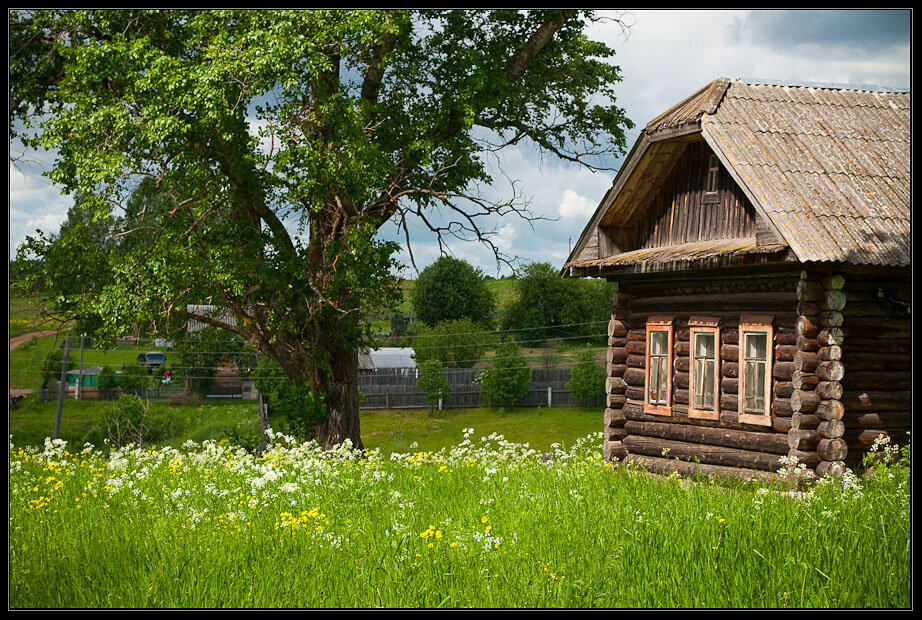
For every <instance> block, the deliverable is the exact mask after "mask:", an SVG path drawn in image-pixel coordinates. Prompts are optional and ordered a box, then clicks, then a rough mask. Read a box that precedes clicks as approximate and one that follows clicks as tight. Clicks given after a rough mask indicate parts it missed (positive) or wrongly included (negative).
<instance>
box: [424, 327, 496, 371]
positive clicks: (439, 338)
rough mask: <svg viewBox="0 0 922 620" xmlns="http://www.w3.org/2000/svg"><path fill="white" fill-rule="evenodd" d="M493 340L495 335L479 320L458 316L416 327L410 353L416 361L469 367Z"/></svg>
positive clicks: (484, 352)
mask: <svg viewBox="0 0 922 620" xmlns="http://www.w3.org/2000/svg"><path fill="white" fill-rule="evenodd" d="M495 344H496V336H494V335H493V333H491V332H488V331H486V330H485V328H484V327H483V326H482V325H480V324H479V323H475V322H474V321H472V320H470V319H467V318H462V319H457V320H451V321H442V322H440V323H438V324H437V325H435V326H434V327H422V328H417V330H416V334H415V337H414V339H413V351H414V353H413V357H414V359H415V360H416V363H417V364H420V363H422V362H425V361H428V360H438V361H439V362H441V363H442V364H443V365H444V366H446V367H448V368H470V367H472V366H473V365H474V364H475V363H477V362H478V361H480V360H481V359H482V358H483V356H484V354H486V352H487V351H488V350H490V349H491V348H492V347H493V346H494V345H495Z"/></svg>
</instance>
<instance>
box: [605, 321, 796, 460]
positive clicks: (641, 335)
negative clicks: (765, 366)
mask: <svg viewBox="0 0 922 620" xmlns="http://www.w3.org/2000/svg"><path fill="white" fill-rule="evenodd" d="M633 318H635V319H636V320H633V321H632V322H631V329H629V330H628V332H627V343H626V353H627V358H626V366H627V369H626V371H625V373H624V375H623V379H624V382H625V385H626V388H625V404H624V406H623V408H622V413H623V415H624V418H625V420H626V422H625V423H624V431H625V437H624V439H623V445H624V446H625V448H626V449H627V451H628V452H629V453H630V456H629V457H628V460H631V461H636V462H640V463H642V464H643V465H644V466H645V467H647V468H648V469H651V470H653V471H661V472H668V471H678V472H679V473H690V472H692V471H695V472H698V473H704V474H708V475H721V476H726V475H734V476H742V477H747V478H749V477H753V478H770V477H772V476H774V474H773V472H774V471H776V470H777V469H778V468H779V467H780V466H781V464H780V458H781V457H783V456H785V455H787V453H788V445H787V437H786V435H784V434H783V433H779V432H777V429H772V428H765V427H759V426H753V425H749V424H743V423H741V422H740V421H739V413H738V411H739V406H738V405H739V402H738V393H739V329H738V326H736V325H730V326H727V327H726V328H724V329H722V331H721V347H720V349H719V351H720V356H721V364H720V366H721V382H720V400H719V411H720V413H719V419H716V420H713V419H703V418H695V417H689V415H688V410H689V403H690V398H691V392H690V390H691V386H690V384H689V379H690V377H689V370H690V364H691V343H690V330H689V328H688V326H687V325H685V324H682V323H684V321H682V323H677V324H676V325H675V329H674V332H673V335H674V343H673V374H672V380H673V400H672V407H671V415H669V416H663V415H656V414H650V413H646V412H645V411H644V405H643V403H644V378H645V370H644V362H645V357H644V346H645V338H646V327H645V325H644V324H643V322H642V320H643V317H642V316H635V317H633ZM728 318H729V317H728ZM787 332H788V335H787V337H788V339H789V340H791V341H792V342H793V328H789V329H788V330H787ZM781 355H782V358H783V359H782V361H781V362H780V363H781V364H782V366H781V369H782V370H781V373H782V375H785V376H787V378H788V379H790V372H791V369H790V367H787V368H786V367H785V366H784V364H787V365H788V366H789V365H790V364H791V362H790V361H787V359H785V357H786V356H792V355H793V352H792V351H790V350H787V349H784V350H783V353H781ZM788 415H789V416H790V414H788Z"/></svg>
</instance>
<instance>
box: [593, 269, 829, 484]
mask: <svg viewBox="0 0 922 620" xmlns="http://www.w3.org/2000/svg"><path fill="white" fill-rule="evenodd" d="M797 281H798V274H797V273H784V274H773V275H757V276H753V275H750V276H746V277H724V278H720V277H707V278H706V279H701V280H697V279H695V280H687V281H682V282H668V283H662V282H660V283H639V282H631V283H630V295H628V294H627V288H626V286H625V285H624V283H619V284H618V285H619V290H618V291H617V292H616V294H615V297H616V299H615V305H614V309H613V314H612V320H611V322H610V324H609V353H608V355H609V364H608V385H607V392H608V408H607V409H606V412H605V428H606V432H605V446H606V447H605V455H606V458H611V457H613V456H617V457H618V458H619V459H624V458H627V459H628V460H636V461H639V462H642V463H644V464H645V465H646V466H648V467H651V468H654V469H656V470H661V469H664V468H665V469H670V468H672V470H676V471H678V469H676V467H679V465H678V464H679V463H685V464H684V465H681V467H679V468H680V469H682V471H685V470H688V467H692V468H693V469H695V470H696V471H701V472H703V473H709V472H710V473H717V472H719V473H726V472H727V471H738V472H741V473H742V474H743V475H746V474H747V473H751V474H753V475H754V474H755V473H756V472H759V476H758V477H764V476H765V475H768V476H773V475H774V474H773V473H772V472H775V471H777V470H778V469H779V468H780V467H782V466H783V462H782V459H783V457H785V456H788V455H790V454H792V453H794V454H797V455H798V456H799V457H800V458H801V461H802V462H806V463H807V464H808V466H809V467H815V466H816V465H818V464H819V462H820V458H819V457H818V455H817V452H816V443H817V442H816V437H817V431H816V428H817V426H818V423H819V420H818V418H817V417H816V416H815V415H812V417H811V416H810V415H807V413H806V409H807V408H808V407H809V405H804V406H803V409H804V414H802V415H801V416H800V417H799V418H798V419H797V424H796V425H795V424H794V415H795V411H794V409H793V408H792V399H793V398H794V396H795V394H796V392H797V390H796V389H795V387H794V372H795V365H796V356H797V354H798V352H799V350H800V349H799V347H798V342H799V340H798V331H797V314H796V312H795V308H796V306H797V298H796V292H795V288H796V283H797ZM753 313H761V314H771V315H773V316H774V323H773V326H774V330H773V331H774V334H775V336H774V343H773V351H774V359H773V362H772V375H773V381H772V395H771V397H772V415H771V420H772V424H771V425H770V426H764V425H756V424H748V423H744V422H741V421H740V419H739V404H738V403H739V401H738V398H739V396H738V394H739V376H740V368H739V322H740V317H741V315H742V314H753ZM664 314H665V315H674V316H675V321H674V323H673V376H672V381H673V384H672V385H673V390H672V393H673V400H672V403H671V405H672V408H671V415H669V416H663V415H655V414H648V413H645V412H644V378H645V368H644V367H645V361H646V360H645V346H646V342H645V340H646V320H647V318H648V317H649V316H651V315H664ZM694 315H701V316H709V317H715V318H719V319H720V321H721V323H720V330H721V342H720V346H719V356H720V370H719V372H720V393H719V395H718V403H719V409H718V411H719V415H718V419H702V418H690V417H689V415H688V409H689V402H690V396H691V394H690V390H691V389H692V386H690V385H689V383H690V381H689V369H690V364H691V346H690V345H691V343H690V341H689V335H690V334H689V327H688V324H689V319H690V317H691V316H694ZM816 350H818V347H816ZM805 383H806V382H805ZM792 431H797V432H796V433H793V434H792ZM795 437H796V442H795V444H794V445H795V446H796V447H795V448H792V441H794V438H795ZM676 459H679V460H678V461H676ZM670 462H671V463H676V466H675V467H672V466H671V465H670ZM689 462H692V463H693V465H692V464H689Z"/></svg>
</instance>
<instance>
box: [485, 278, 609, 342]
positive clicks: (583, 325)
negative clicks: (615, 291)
mask: <svg viewBox="0 0 922 620" xmlns="http://www.w3.org/2000/svg"><path fill="white" fill-rule="evenodd" d="M611 293H612V289H611V284H609V283H607V282H604V281H601V280H587V279H578V278H561V277H560V276H559V275H558V273H557V270H556V269H554V267H553V266H552V265H551V264H550V263H531V264H529V265H526V266H525V267H524V268H523V269H522V270H521V272H520V273H519V275H518V277H517V279H516V299H515V301H513V302H512V303H510V304H509V305H508V306H507V308H506V312H505V313H504V316H503V329H507V330H513V329H514V330H521V331H519V332H518V336H519V339H520V341H524V342H531V343H537V342H541V341H544V340H547V339H551V338H568V339H572V338H573V337H574V336H586V337H587V338H591V337H595V338H596V339H598V338H600V336H599V334H600V333H602V332H604V331H605V323H607V322H608V319H609V318H610V316H611ZM549 326H550V327H549ZM553 326H561V327H559V328H557V329H555V328H554V327H553Z"/></svg>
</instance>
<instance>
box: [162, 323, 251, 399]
mask: <svg viewBox="0 0 922 620" xmlns="http://www.w3.org/2000/svg"><path fill="white" fill-rule="evenodd" d="M174 351H175V353H174V354H175V355H176V356H177V357H178V359H179V364H178V365H179V367H180V369H181V374H182V375H184V376H185V377H187V378H188V379H189V385H190V387H191V388H192V389H193V390H195V391H201V390H207V389H208V388H209V387H211V385H212V384H213V383H214V378H215V376H217V374H218V368H219V367H220V366H230V367H233V368H236V370H237V372H238V373H239V374H240V375H241V376H247V375H248V374H249V373H250V371H251V369H252V368H253V367H255V365H256V354H255V352H254V351H253V347H252V345H250V343H248V342H246V341H245V340H244V339H243V338H241V337H240V336H238V335H236V334H234V333H233V332H229V331H227V330H225V329H219V328H216V327H211V326H206V327H204V328H202V329H199V330H196V331H192V332H187V333H186V334H185V335H184V336H183V339H182V340H181V341H180V342H179V344H178V345H177V346H176V348H175V349H174ZM176 375H177V373H174V377H173V380H174V381H176V380H178V379H179V377H178V376H176Z"/></svg>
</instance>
